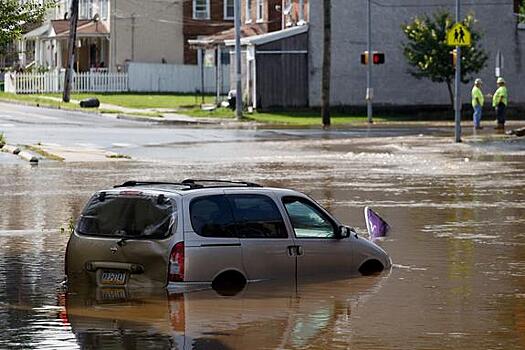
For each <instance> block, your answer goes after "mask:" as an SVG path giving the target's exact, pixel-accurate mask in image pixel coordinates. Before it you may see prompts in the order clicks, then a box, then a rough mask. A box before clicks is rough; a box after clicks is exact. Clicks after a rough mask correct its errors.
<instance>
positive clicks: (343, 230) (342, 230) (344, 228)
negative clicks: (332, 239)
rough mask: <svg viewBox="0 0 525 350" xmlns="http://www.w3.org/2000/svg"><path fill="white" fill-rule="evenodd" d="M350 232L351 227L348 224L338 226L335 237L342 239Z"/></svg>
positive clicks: (348, 235)
mask: <svg viewBox="0 0 525 350" xmlns="http://www.w3.org/2000/svg"><path fill="white" fill-rule="evenodd" d="M351 232H352V229H351V228H350V227H348V226H339V233H338V235H337V238H339V239H343V238H348V237H350V234H351Z"/></svg>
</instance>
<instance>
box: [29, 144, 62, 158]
mask: <svg viewBox="0 0 525 350" xmlns="http://www.w3.org/2000/svg"><path fill="white" fill-rule="evenodd" d="M25 148H26V149H28V150H30V151H33V152H35V153H37V154H39V155H41V156H42V157H44V158H46V159H49V160H56V161H59V162H63V161H64V158H62V157H60V156H57V155H56V154H53V153H49V152H47V151H45V150H44V149H42V148H40V147H39V146H31V145H26V146H25Z"/></svg>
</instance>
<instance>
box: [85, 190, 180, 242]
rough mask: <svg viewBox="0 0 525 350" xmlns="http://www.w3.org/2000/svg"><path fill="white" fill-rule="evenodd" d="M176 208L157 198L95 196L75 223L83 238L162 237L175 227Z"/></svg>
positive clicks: (142, 196)
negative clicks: (86, 236) (89, 236)
mask: <svg viewBox="0 0 525 350" xmlns="http://www.w3.org/2000/svg"><path fill="white" fill-rule="evenodd" d="M176 220H177V215H176V206H175V204H174V203H172V201H170V200H169V199H167V198H165V197H163V196H162V195H161V196H144V195H140V196H136V195H135V196H125V195H124V196H122V195H106V196H104V195H102V196H101V195H96V196H94V197H92V198H91V200H90V201H89V203H88V204H87V206H86V208H85V209H84V211H83V213H82V215H81V216H80V220H79V222H78V224H77V232H78V233H80V234H84V235H93V236H108V237H127V238H164V237H167V236H169V235H170V231H171V227H176Z"/></svg>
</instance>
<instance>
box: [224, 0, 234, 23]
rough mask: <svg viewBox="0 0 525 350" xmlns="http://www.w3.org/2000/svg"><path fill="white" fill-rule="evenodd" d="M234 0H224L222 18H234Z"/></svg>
mask: <svg viewBox="0 0 525 350" xmlns="http://www.w3.org/2000/svg"><path fill="white" fill-rule="evenodd" d="M234 17H235V0H224V19H234Z"/></svg>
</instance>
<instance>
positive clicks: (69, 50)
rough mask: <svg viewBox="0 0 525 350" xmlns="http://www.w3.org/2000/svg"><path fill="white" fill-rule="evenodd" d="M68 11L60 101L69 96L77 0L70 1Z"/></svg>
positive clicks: (67, 99)
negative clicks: (65, 58) (67, 36)
mask: <svg viewBox="0 0 525 350" xmlns="http://www.w3.org/2000/svg"><path fill="white" fill-rule="evenodd" d="M69 13H70V14H71V15H70V17H69V38H68V42H67V67H66V74H65V77H64V94H63V96H62V101H64V102H69V101H70V98H71V80H72V77H73V66H74V64H75V56H76V48H77V22H78V0H73V1H71V9H70V12H69Z"/></svg>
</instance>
